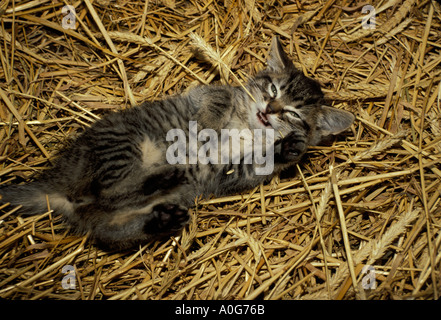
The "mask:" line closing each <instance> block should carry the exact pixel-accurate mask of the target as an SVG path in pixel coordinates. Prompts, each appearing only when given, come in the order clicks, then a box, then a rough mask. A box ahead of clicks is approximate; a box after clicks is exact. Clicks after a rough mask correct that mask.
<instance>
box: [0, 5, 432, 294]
mask: <svg viewBox="0 0 441 320" xmlns="http://www.w3.org/2000/svg"><path fill="white" fill-rule="evenodd" d="M66 3H67V2H63V1H55V0H54V1H50V0H40V1H4V0H3V1H1V11H0V15H1V25H0V42H1V45H0V60H1V66H0V73H1V77H0V79H1V81H0V118H1V119H0V121H1V126H0V141H1V143H0V159H1V160H0V161H1V167H0V178H1V183H2V184H3V183H9V182H13V183H20V182H23V181H25V180H28V179H32V175H33V174H34V173H36V172H40V171H41V170H44V168H46V167H47V166H49V164H50V160H49V159H50V158H51V156H52V155H54V154H55V153H56V150H57V148H59V147H60V146H61V145H62V144H63V142H65V141H66V139H68V138H69V137H73V136H75V134H76V133H77V132H79V129H80V128H82V127H85V126H88V125H90V124H91V123H93V122H94V121H96V119H98V118H100V117H101V116H102V115H103V114H105V113H107V112H112V111H115V110H119V109H121V108H127V107H130V106H131V105H134V104H137V103H139V102H141V101H143V100H146V99H159V98H160V97H162V96H164V95H168V94H174V93H177V92H181V91H183V90H185V89H186V88H189V87H192V86H195V85H198V84H201V83H206V84H209V83H216V82H223V83H227V82H228V83H232V84H234V85H240V83H243V82H245V81H246V79H247V77H248V76H249V75H250V74H253V73H255V72H256V71H257V70H259V69H261V68H262V67H263V65H264V62H265V56H266V52H267V49H268V46H269V43H270V40H271V37H272V36H273V35H278V36H279V37H280V39H281V41H282V42H283V43H284V46H285V48H286V50H287V51H288V52H289V54H290V56H292V57H293V59H294V60H295V63H296V65H297V66H298V67H299V68H301V69H302V70H303V71H304V72H305V73H306V74H307V75H309V76H312V77H314V78H315V79H317V80H319V81H320V82H321V83H322V85H323V88H324V91H325V92H326V95H327V97H328V98H329V101H330V103H332V104H333V105H334V106H336V107H338V108H343V109H346V110H349V111H352V112H354V113H355V114H356V116H357V120H356V122H355V123H354V125H353V126H352V128H351V132H348V133H347V134H345V135H343V136H341V137H339V138H338V139H336V140H335V141H333V142H332V143H331V144H329V145H327V146H324V147H315V148H310V149H309V151H308V153H307V156H306V157H305V159H304V160H303V161H302V162H301V163H300V164H299V165H298V166H296V167H294V168H293V170H292V171H291V172H289V173H287V174H286V175H284V176H282V177H280V178H277V179H273V181H271V183H269V184H268V185H261V186H259V187H257V188H256V189H254V190H250V191H249V192H247V193H243V194H239V195H233V196H230V197H225V198H216V199H213V198H211V199H195V207H194V209H192V210H191V212H190V214H191V217H192V221H191V223H190V224H189V225H188V226H187V227H186V228H185V230H184V231H183V233H182V234H181V235H180V236H179V237H174V238H170V239H165V240H164V241H157V242H152V243H149V244H146V245H145V246H143V247H139V248H137V249H135V250H131V251H126V252H105V251H102V250H100V249H99V248H97V247H95V246H94V244H93V242H92V241H90V240H88V239H87V236H76V235H74V234H72V233H71V232H69V229H68V228H67V227H66V226H65V225H64V224H63V223H62V222H61V219H60V217H59V216H58V215H57V212H52V211H51V210H50V207H48V211H47V212H46V213H44V212H42V215H39V216H33V217H20V216H16V215H15V214H14V212H15V211H16V208H13V207H11V206H8V205H4V206H2V207H1V208H0V297H1V298H7V299H45V298H46V299H436V298H438V297H439V295H440V291H441V275H440V258H441V250H440V242H441V231H440V229H441V203H440V193H441V184H440V181H441V170H440V164H439V163H440V160H441V138H440V137H441V118H440V114H441V107H440V99H441V68H440V63H441V56H440V54H439V52H440V49H441V40H440V39H441V9H440V6H439V4H438V3H437V2H435V1H426V0H422V1H416V0H405V1H400V0H390V1H373V2H372V5H373V7H375V9H376V15H375V22H376V25H375V28H374V29H365V28H363V27H362V22H363V18H364V17H366V15H367V12H365V13H363V12H362V8H363V6H364V5H365V2H364V1H358V0H357V1H333V0H328V1H292V2H291V1H255V0H225V1H199V0H192V1H175V0H157V1H148V0H146V1H123V0H115V1H107V0H96V1H94V2H92V1H91V0H86V1H76V2H72V3H71V4H72V5H73V6H74V7H75V9H76V10H75V11H76V18H75V23H76V24H75V28H74V29H64V28H63V27H62V25H63V18H65V15H66V13H64V14H63V13H62V7H63V6H64V5H65V4H66ZM64 22H67V23H69V22H70V21H64ZM65 266H72V269H73V270H72V271H66V269H65V268H66V267H65ZM63 267H65V268H64V269H63ZM66 284H67V285H72V288H69V287H68V286H66Z"/></svg>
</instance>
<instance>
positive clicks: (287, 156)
mask: <svg viewBox="0 0 441 320" xmlns="http://www.w3.org/2000/svg"><path fill="white" fill-rule="evenodd" d="M306 148H307V145H306V141H305V138H304V137H303V136H301V135H299V134H296V133H295V132H291V133H290V134H288V135H287V136H286V137H284V138H283V140H282V159H283V160H284V161H285V162H297V161H299V160H300V158H301V156H302V155H303V154H304V153H305V151H306Z"/></svg>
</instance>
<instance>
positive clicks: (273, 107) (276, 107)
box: [265, 100, 283, 113]
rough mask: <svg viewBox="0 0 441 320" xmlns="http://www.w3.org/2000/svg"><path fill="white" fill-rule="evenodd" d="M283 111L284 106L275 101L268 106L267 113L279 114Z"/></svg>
mask: <svg viewBox="0 0 441 320" xmlns="http://www.w3.org/2000/svg"><path fill="white" fill-rule="evenodd" d="M282 109H283V106H282V104H281V103H280V102H279V101H277V100H273V101H270V102H269V103H268V104H267V105H266V110H265V113H279V112H280V111H282Z"/></svg>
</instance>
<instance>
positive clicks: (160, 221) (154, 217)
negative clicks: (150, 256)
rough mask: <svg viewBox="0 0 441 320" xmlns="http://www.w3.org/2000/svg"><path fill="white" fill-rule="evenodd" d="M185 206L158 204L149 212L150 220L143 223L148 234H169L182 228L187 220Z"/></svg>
mask: <svg viewBox="0 0 441 320" xmlns="http://www.w3.org/2000/svg"><path fill="white" fill-rule="evenodd" d="M188 218H189V217H188V211H187V209H186V208H184V207H181V206H179V205H174V204H158V205H157V206H155V207H154V208H153V210H152V212H151V213H150V220H149V221H147V222H146V224H145V225H144V232H146V233H149V234H170V233H173V232H176V231H179V230H180V229H182V227H183V226H184V225H185V224H186V223H187V222H188Z"/></svg>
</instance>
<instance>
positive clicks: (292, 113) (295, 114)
mask: <svg viewBox="0 0 441 320" xmlns="http://www.w3.org/2000/svg"><path fill="white" fill-rule="evenodd" d="M288 113H289V114H290V115H291V116H292V117H294V118H296V119H301V118H300V116H299V114H298V113H297V112H295V111H288Z"/></svg>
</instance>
